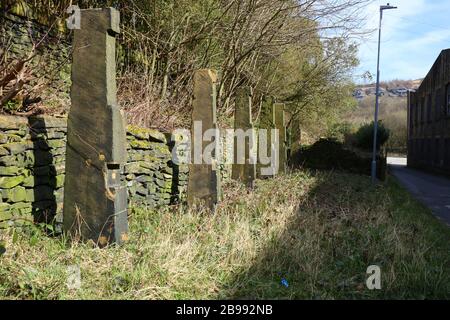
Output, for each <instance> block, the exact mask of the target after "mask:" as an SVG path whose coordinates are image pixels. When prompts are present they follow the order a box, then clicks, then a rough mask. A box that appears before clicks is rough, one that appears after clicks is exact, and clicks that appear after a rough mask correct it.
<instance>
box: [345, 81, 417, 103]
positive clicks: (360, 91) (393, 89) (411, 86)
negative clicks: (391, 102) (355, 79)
mask: <svg viewBox="0 0 450 320" xmlns="http://www.w3.org/2000/svg"><path fill="white" fill-rule="evenodd" d="M422 80H423V79H417V80H392V81H388V82H381V83H380V92H381V95H382V96H389V97H406V95H407V92H408V90H416V89H417V88H418V87H419V86H420V84H421V83H422ZM375 93H376V83H371V84H368V85H358V86H357V87H356V89H355V90H354V92H353V96H354V97H355V98H356V99H358V100H362V99H364V98H365V97H368V96H375Z"/></svg>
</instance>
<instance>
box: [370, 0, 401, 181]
mask: <svg viewBox="0 0 450 320" xmlns="http://www.w3.org/2000/svg"><path fill="white" fill-rule="evenodd" d="M391 9H397V7H394V6H391V5H389V3H388V4H387V5H385V6H380V26H379V28H378V58H377V90H376V97H375V121H374V123H373V155H372V183H375V182H376V179H377V177H376V176H377V132H378V109H379V105H380V100H379V99H380V46H381V21H382V20H383V10H391Z"/></svg>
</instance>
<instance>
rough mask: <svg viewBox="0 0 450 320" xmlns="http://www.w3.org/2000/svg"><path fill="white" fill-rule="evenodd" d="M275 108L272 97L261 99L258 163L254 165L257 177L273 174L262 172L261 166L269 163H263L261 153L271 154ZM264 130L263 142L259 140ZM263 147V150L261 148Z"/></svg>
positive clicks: (265, 166) (269, 155) (268, 155)
mask: <svg viewBox="0 0 450 320" xmlns="http://www.w3.org/2000/svg"><path fill="white" fill-rule="evenodd" d="M274 112H275V109H274V107H273V98H272V97H264V98H263V101H262V107H261V113H260V116H259V117H260V119H259V126H258V130H259V132H258V163H257V166H256V169H257V172H256V175H257V177H258V178H259V179H263V178H269V177H272V176H273V174H271V175H267V174H263V168H267V167H268V166H270V164H265V163H263V160H262V157H261V153H262V152H263V153H265V154H266V156H267V157H271V156H272V145H271V142H272V130H273V129H275V113H274ZM263 131H264V132H265V134H266V135H265V136H266V140H267V141H265V142H264V143H263V141H261V137H262V136H261V133H262V132H263ZM262 149H264V150H262Z"/></svg>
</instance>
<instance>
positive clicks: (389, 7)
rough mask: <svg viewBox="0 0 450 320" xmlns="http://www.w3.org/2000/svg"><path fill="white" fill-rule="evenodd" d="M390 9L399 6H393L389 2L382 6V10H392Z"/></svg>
mask: <svg viewBox="0 0 450 320" xmlns="http://www.w3.org/2000/svg"><path fill="white" fill-rule="evenodd" d="M390 9H397V7H394V6H391V5H390V4H389V3H388V4H387V5H385V6H380V10H381V11H383V10H390Z"/></svg>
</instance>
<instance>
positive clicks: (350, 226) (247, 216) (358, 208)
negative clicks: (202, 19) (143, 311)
mask: <svg viewBox="0 0 450 320" xmlns="http://www.w3.org/2000/svg"><path fill="white" fill-rule="evenodd" d="M369 180H370V179H369V178H368V177H365V176H359V175H353V174H345V173H332V172H328V173H323V172H322V173H320V172H319V173H312V172H309V171H297V172H294V173H293V174H291V175H289V176H279V177H277V178H276V179H273V180H264V181H258V182H257V187H256V190H255V191H254V192H248V191H246V189H244V188H243V187H242V186H241V185H239V184H235V183H231V184H228V185H226V186H225V188H224V189H225V190H224V191H225V199H224V201H223V202H222V203H220V204H219V206H218V210H217V212H216V214H214V215H211V214H207V213H206V212H204V211H203V210H202V209H201V208H198V209H196V210H188V209H186V208H184V207H171V208H167V209H161V210H150V209H146V208H144V207H139V208H134V209H132V210H131V216H130V221H131V225H130V231H131V232H130V240H129V242H128V243H127V244H126V245H124V246H122V247H116V246H112V247H109V248H106V249H99V248H96V247H95V246H93V245H91V244H89V243H87V244H84V243H71V242H70V241H68V240H67V239H66V238H64V237H57V238H52V237H48V236H47V235H45V233H44V232H43V231H42V226H41V227H35V228H32V229H26V230H24V231H22V232H18V231H17V230H16V231H14V230H12V229H10V230H8V231H5V230H3V231H1V234H0V297H1V298H7V299H30V298H34V299H187V298H192V299H195V298H197V299H213V298H277V299H278V298H289V299H293V298H307V299H341V298H354V299H385V298H386V299H387V298H394V299H406V298H408V299H409V298H417V299H425V298H426V299H437V298H440V299H448V298H449V297H450V273H449V272H448V270H449V267H450V257H449V255H448V252H449V250H450V230H449V229H448V228H447V227H445V226H444V225H442V224H440V223H439V222H438V221H437V220H436V219H435V218H434V217H433V216H432V215H431V213H430V212H429V211H428V210H427V209H426V208H424V207H423V206H422V205H420V204H419V203H418V202H417V201H415V200H413V199H412V198H411V197H410V196H409V194H408V193H407V192H406V191H405V190H403V189H402V188H401V187H400V186H399V185H398V184H397V182H396V181H394V180H393V179H389V180H388V182H387V183H386V184H385V185H378V186H377V187H372V185H371V184H370V181H369ZM44 229H45V228H44ZM370 265H378V266H379V267H380V268H381V271H382V273H381V285H382V289H381V290H375V291H370V290H368V289H367V288H366V284H365V282H366V279H367V277H368V275H367V274H366V270H367V268H368V266H370ZM74 266H75V267H76V268H79V270H80V274H81V286H80V287H79V288H78V289H76V288H72V289H69V288H68V286H67V284H68V277H69V275H70V270H73V268H74ZM286 284H287V286H286Z"/></svg>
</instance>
